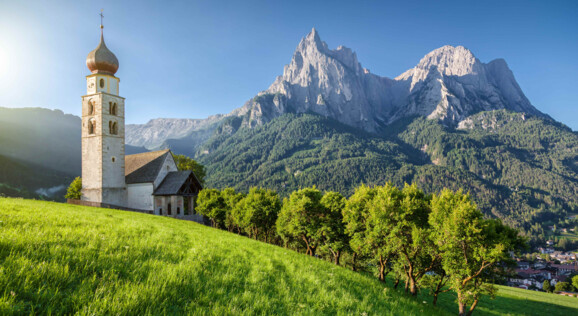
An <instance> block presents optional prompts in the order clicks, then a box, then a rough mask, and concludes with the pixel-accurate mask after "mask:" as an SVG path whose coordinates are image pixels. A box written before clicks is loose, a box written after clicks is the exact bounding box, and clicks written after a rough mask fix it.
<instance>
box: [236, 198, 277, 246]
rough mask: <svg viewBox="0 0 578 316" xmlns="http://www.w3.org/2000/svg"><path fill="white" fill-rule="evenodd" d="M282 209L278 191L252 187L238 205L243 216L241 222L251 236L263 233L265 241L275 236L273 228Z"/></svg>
mask: <svg viewBox="0 0 578 316" xmlns="http://www.w3.org/2000/svg"><path fill="white" fill-rule="evenodd" d="M280 209H281V201H280V200H279V196H278V195H277V192H275V191H272V190H267V189H262V188H251V189H250V190H249V193H248V194H247V196H245V198H243V199H242V200H241V201H240V202H239V203H238V205H237V211H238V213H239V214H240V215H239V216H240V218H241V220H240V221H239V224H240V225H241V227H242V228H243V229H244V230H245V231H246V232H247V234H249V236H250V237H252V238H255V239H257V238H258V237H259V236H260V235H262V236H263V237H264V240H265V242H268V241H269V240H270V239H271V238H272V237H273V236H272V235H273V234H274V230H273V228H274V227H275V222H276V221H277V216H278V214H279V210H280Z"/></svg>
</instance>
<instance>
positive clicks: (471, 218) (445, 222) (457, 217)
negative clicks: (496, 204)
mask: <svg viewBox="0 0 578 316" xmlns="http://www.w3.org/2000/svg"><path fill="white" fill-rule="evenodd" d="M431 207H432V212H431V214H430V219H429V222H430V225H431V229H432V239H433V241H434V244H435V245H436V247H438V249H439V250H440V254H441V265H442V268H443V269H444V270H445V271H446V273H447V274H448V275H449V278H450V280H449V284H450V287H451V288H452V289H453V290H454V291H455V292H456V293H457V296H458V309H459V315H470V314H471V313H472V312H473V311H474V309H475V307H476V305H477V304H478V301H479V298H480V296H481V294H482V293H488V294H490V295H492V294H493V293H495V289H494V288H493V287H492V286H491V285H490V284H487V283H485V281H489V280H491V279H492V278H493V277H494V276H495V274H496V273H497V272H496V271H499V269H500V268H501V267H502V266H501V265H500V263H502V262H506V261H508V260H510V258H509V256H508V251H510V250H515V249H517V248H518V247H520V246H522V245H523V243H524V241H523V240H522V239H521V238H520V237H519V236H518V232H517V231H516V230H514V229H512V228H509V227H508V226H505V225H503V224H502V223H501V221H499V220H484V219H483V215H482V213H481V212H480V211H479V210H478V208H477V207H476V205H475V204H474V203H473V202H472V201H471V200H470V197H469V195H465V194H463V193H462V192H461V191H458V192H456V193H454V192H451V191H450V190H447V189H445V190H443V191H442V192H441V193H440V194H439V195H434V197H433V199H432V202H431ZM468 305H470V308H469V310H468V311H467V312H466V308H467V306H468Z"/></svg>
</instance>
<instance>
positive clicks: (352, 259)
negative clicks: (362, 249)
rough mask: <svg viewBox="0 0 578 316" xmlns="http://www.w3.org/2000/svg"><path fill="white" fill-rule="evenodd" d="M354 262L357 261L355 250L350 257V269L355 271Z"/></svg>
mask: <svg viewBox="0 0 578 316" xmlns="http://www.w3.org/2000/svg"><path fill="white" fill-rule="evenodd" d="M356 263H357V252H354V253H353V257H352V258H351V270H352V271H357V267H356V266H355V264H356Z"/></svg>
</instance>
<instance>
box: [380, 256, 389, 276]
mask: <svg viewBox="0 0 578 316" xmlns="http://www.w3.org/2000/svg"><path fill="white" fill-rule="evenodd" d="M386 263H387V261H386V260H383V256H382V255H379V281H381V282H385V265H386Z"/></svg>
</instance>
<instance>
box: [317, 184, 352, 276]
mask: <svg viewBox="0 0 578 316" xmlns="http://www.w3.org/2000/svg"><path fill="white" fill-rule="evenodd" d="M345 201H346V200H345V198H344V197H343V196H342V195H341V194H339V193H337V192H325V194H324V195H323V198H321V205H323V207H324V208H325V214H324V216H323V217H322V218H321V222H320V230H321V236H322V239H323V243H322V245H321V248H323V250H328V251H330V252H331V254H332V255H333V263H335V264H336V265H339V260H340V258H341V254H342V253H343V251H345V250H346V249H348V248H349V236H348V235H347V234H346V233H345V225H344V224H343V209H344V208H345Z"/></svg>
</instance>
